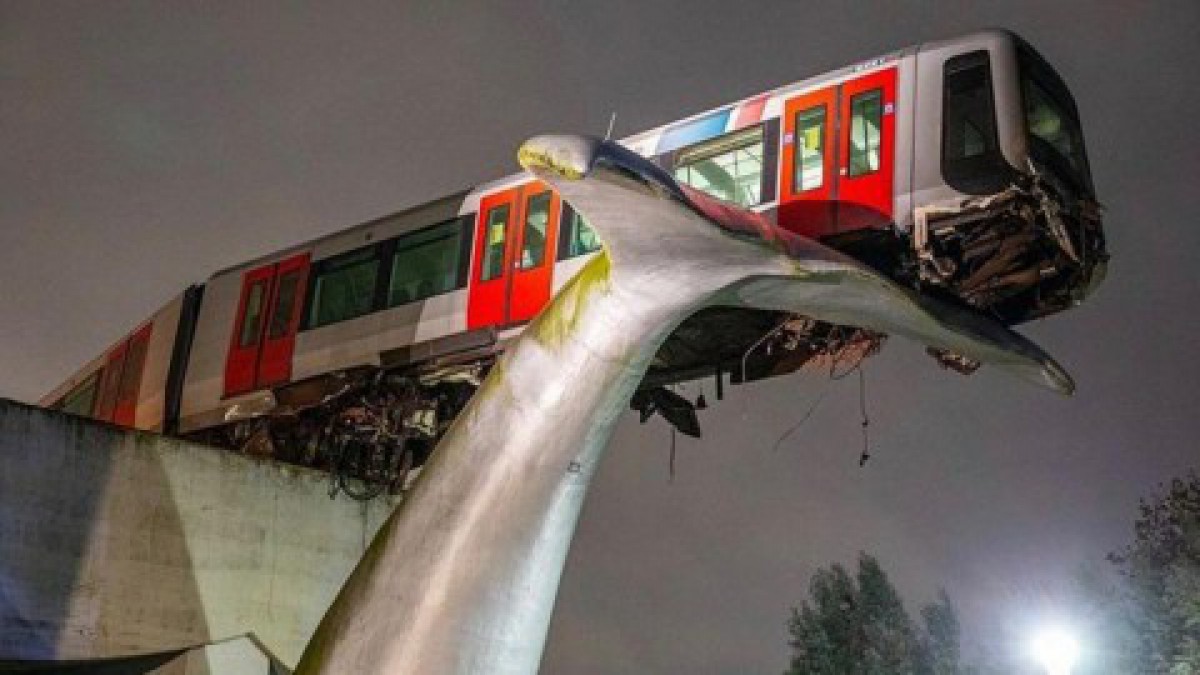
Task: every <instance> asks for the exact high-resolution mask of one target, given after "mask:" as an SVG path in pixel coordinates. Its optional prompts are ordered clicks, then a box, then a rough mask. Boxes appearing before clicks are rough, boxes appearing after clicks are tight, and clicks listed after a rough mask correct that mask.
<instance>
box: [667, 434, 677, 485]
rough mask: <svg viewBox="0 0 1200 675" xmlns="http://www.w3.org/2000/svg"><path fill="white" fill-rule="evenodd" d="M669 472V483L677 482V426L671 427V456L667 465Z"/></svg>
mask: <svg viewBox="0 0 1200 675" xmlns="http://www.w3.org/2000/svg"><path fill="white" fill-rule="evenodd" d="M667 467H668V471H669V474H668V476H667V482H668V483H674V482H675V427H671V457H670V460H669V463H668V465H667Z"/></svg>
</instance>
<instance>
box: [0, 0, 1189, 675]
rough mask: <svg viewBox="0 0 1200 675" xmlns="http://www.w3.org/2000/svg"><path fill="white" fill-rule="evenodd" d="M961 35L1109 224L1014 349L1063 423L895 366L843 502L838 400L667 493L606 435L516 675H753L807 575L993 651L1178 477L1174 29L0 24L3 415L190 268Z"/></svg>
mask: <svg viewBox="0 0 1200 675" xmlns="http://www.w3.org/2000/svg"><path fill="white" fill-rule="evenodd" d="M471 5H474V6H471ZM493 5H494V6H493ZM501 5H503V8H501ZM989 26H1002V27H1007V28H1011V29H1013V30H1015V31H1017V32H1018V33H1020V34H1021V35H1022V36H1024V37H1025V38H1026V39H1028V40H1029V41H1030V42H1031V43H1032V44H1033V45H1034V46H1035V47H1037V48H1038V49H1039V51H1041V52H1042V54H1043V55H1044V56H1045V57H1046V58H1047V60H1049V61H1050V62H1051V63H1053V64H1054V65H1055V66H1056V68H1057V69H1058V70H1059V72H1060V73H1061V74H1062V75H1063V77H1064V79H1065V80H1066V81H1067V83H1068V85H1069V86H1070V87H1071V88H1072V90H1073V91H1074V94H1075V96H1076V99H1077V102H1078V104H1079V108H1080V111H1081V115H1082V117H1083V125H1084V132H1085V135H1086V138H1087V141H1088V144H1089V152H1090V155H1091V160H1092V165H1093V174H1094V178H1095V182H1096V185H1097V190H1098V193H1099V198H1100V200H1101V201H1102V202H1103V203H1104V204H1105V206H1106V207H1107V211H1106V227H1107V232H1108V236H1109V246H1110V251H1111V253H1112V256H1113V259H1112V264H1111V266H1110V274H1109V278H1108V281H1107V282H1106V284H1105V285H1104V286H1103V287H1102V288H1101V289H1100V291H1099V293H1098V294H1097V295H1096V296H1095V297H1094V298H1092V299H1091V300H1090V301H1089V302H1088V303H1087V304H1085V305H1084V306H1083V307H1082V308H1079V309H1077V310H1074V311H1071V312H1067V313H1064V314H1061V315H1058V316H1054V317H1052V318H1050V319H1047V320H1045V321H1040V322H1037V323H1034V324H1031V325H1027V326H1024V327H1022V329H1021V330H1022V331H1023V332H1024V333H1025V334H1026V335H1028V336H1030V337H1031V338H1033V339H1034V340H1035V341H1037V342H1039V343H1040V344H1041V345H1042V346H1044V347H1045V348H1046V349H1047V350H1048V351H1050V352H1051V353H1052V354H1054V355H1055V356H1056V357H1058V359H1059V360H1060V361H1061V362H1062V363H1063V364H1064V365H1065V366H1066V367H1067V368H1068V369H1069V370H1070V371H1071V372H1072V373H1073V374H1074V376H1075V378H1076V380H1077V381H1078V384H1079V392H1078V393H1077V394H1076V396H1074V397H1073V398H1069V399H1067V398H1061V397H1058V396H1056V395H1054V394H1052V393H1049V392H1047V391H1044V390H1040V389H1036V388H1033V387H1031V386H1028V385H1026V384H1024V383H1022V382H1019V381H1017V380H1015V379H1012V378H1010V377H1007V376H1005V375H1003V374H1000V373H995V372H989V371H987V370H986V369H985V370H983V371H981V372H979V373H977V374H976V375H974V376H972V377H969V378H964V377H961V376H958V375H956V374H952V373H948V372H946V371H943V370H941V369H940V368H939V367H938V366H937V365H936V364H935V363H934V362H933V361H932V360H930V359H929V358H927V357H925V356H924V354H923V351H922V350H921V349H920V348H918V347H917V346H915V345H913V344H911V343H906V342H904V341H902V340H899V339H896V340H892V341H890V342H889V343H888V344H887V345H886V347H885V350H884V353H883V354H882V355H881V356H879V357H876V358H875V359H872V360H871V361H869V362H868V364H867V367H866V380H867V399H868V406H869V414H870V419H871V426H870V430H871V438H872V444H873V446H872V452H873V455H874V456H873V458H872V459H871V461H870V462H869V463H868V464H867V465H866V467H864V468H861V469H860V468H859V467H858V463H857V460H858V454H859V452H860V450H861V437H860V426H859V423H860V420H859V412H858V382H857V379H856V378H848V379H846V380H843V381H836V382H831V381H828V380H827V379H825V378H824V377H822V376H819V375H814V374H801V375H793V376H789V377H785V378H781V379H776V380H771V381H767V382H764V383H760V384H755V385H752V386H748V387H741V388H735V389H733V390H731V391H728V392H727V397H726V400H725V401H723V402H721V403H720V404H719V405H716V406H714V407H712V408H710V409H709V410H708V411H706V412H705V413H703V416H702V419H701V422H702V424H703V425H704V428H705V434H706V435H705V437H704V439H703V440H702V441H695V440H692V439H687V438H684V437H680V439H679V456H678V461H677V472H676V475H675V479H674V482H669V480H668V479H669V475H668V463H667V459H668V449H669V440H670V433H669V428H668V427H667V426H666V425H665V424H664V423H663V422H662V421H661V419H656V420H654V421H653V422H651V423H649V424H647V425H646V426H639V425H638V423H637V419H636V417H635V415H634V414H632V413H630V414H627V415H626V417H625V419H624V420H623V421H622V423H621V424H620V426H619V428H618V430H617V432H616V435H615V436H614V438H613V442H612V450H611V452H610V455H609V457H608V459H607V461H606V463H605V464H603V465H602V467H601V470H600V473H599V476H598V479H597V482H596V484H595V486H594V488H593V492H592V494H591V495H590V497H589V500H588V504H587V506H586V508H585V511H584V515H583V520H582V522H581V525H580V529H579V532H578V535H577V537H576V540H575V545H574V547H573V549H572V552H571V557H570V560H569V562H568V566H567V571H566V575H565V577H564V580H563V584H562V589H561V593H560V595H559V602H558V605H557V606H556V609H555V618H554V622H553V625H552V628H551V635H550V643H549V646H548V650H547V653H546V657H545V661H544V668H543V671H544V672H548V673H614V672H654V673H665V672H688V673H733V672H766V673H772V672H778V671H780V670H781V669H782V668H783V667H784V666H785V665H786V660H787V646H786V633H785V629H784V622H785V620H786V618H787V615H788V608H789V606H791V605H792V604H795V603H798V602H799V601H800V600H802V599H803V597H804V594H805V592H806V589H807V583H808V578H809V576H810V575H811V573H812V572H813V571H814V570H815V569H816V568H817V567H818V566H822V565H826V564H828V563H830V562H834V561H842V562H853V560H854V558H855V556H856V555H857V553H858V552H859V551H860V550H862V551H868V552H871V553H873V554H875V555H877V556H878V557H879V559H880V560H881V562H882V563H883V564H884V566H885V568H886V569H887V570H888V571H889V572H890V573H891V576H892V578H893V580H894V581H895V583H896V585H897V586H898V587H899V588H900V589H901V590H902V592H903V593H904V594H905V596H906V598H907V599H908V600H909V602H910V608H911V609H912V610H914V611H915V610H916V608H917V606H918V605H919V604H920V603H921V602H924V601H927V600H929V599H931V598H932V597H933V595H934V593H935V592H936V589H937V588H938V587H939V586H944V587H945V588H946V590H947V591H948V592H949V593H950V595H951V597H952V598H953V599H954V600H955V601H956V603H957V604H958V605H959V607H960V609H961V611H962V613H963V615H964V618H965V620H966V631H967V635H966V637H967V639H968V641H969V642H971V643H972V645H974V647H973V648H972V650H982V651H989V652H991V653H993V654H1005V653H1008V652H1012V651H1014V650H1017V649H1019V645H1018V644H1017V643H1018V641H1019V640H1021V639H1023V638H1024V635H1025V633H1026V632H1027V631H1028V630H1030V629H1032V628H1033V627H1034V626H1035V625H1037V624H1038V623H1039V622H1041V621H1043V620H1046V619H1047V618H1048V617H1053V616H1056V615H1057V616H1061V617H1065V619H1066V620H1067V621H1069V620H1070V617H1071V607H1070V605H1069V603H1067V602H1066V599H1067V597H1068V595H1069V593H1068V592H1067V591H1068V589H1069V585H1070V583H1071V580H1072V579H1073V578H1074V577H1075V576H1076V574H1077V573H1078V570H1080V569H1081V568H1082V567H1084V566H1086V565H1094V566H1102V565H1103V564H1104V563H1103V556H1104V553H1105V552H1107V551H1109V550H1112V549H1114V548H1117V547H1119V546H1120V545H1121V544H1122V543H1124V542H1125V541H1127V540H1128V538H1129V537H1130V533H1131V524H1132V520H1133V517H1134V515H1135V506H1136V503H1137V500H1138V498H1139V497H1141V496H1145V495H1147V494H1149V493H1151V492H1152V491H1153V489H1154V487H1155V485H1156V484H1157V483H1158V482H1159V481H1162V480H1164V479H1168V478H1169V477H1171V476H1173V475H1178V474H1181V473H1183V472H1184V471H1185V470H1186V469H1187V468H1188V467H1189V466H1196V465H1200V451H1198V448H1197V445H1196V442H1195V440H1194V437H1195V436H1196V433H1197V431H1200V422H1198V421H1197V414H1196V413H1197V405H1196V402H1195V401H1196V394H1195V393H1194V391H1193V388H1194V383H1195V382H1197V381H1200V365H1198V363H1200V358H1198V357H1197V354H1196V350H1197V347H1198V346H1200V341H1198V340H1197V339H1196V337H1195V334H1196V331H1197V328H1198V327H1200V326H1198V324H1200V322H1198V320H1197V318H1196V310H1197V306H1198V303H1197V298H1198V291H1200V283H1198V282H1197V279H1198V278H1200V277H1198V275H1197V273H1196V271H1195V269H1196V266H1197V263H1196V259H1197V254H1198V253H1200V218H1198V217H1197V213H1196V212H1197V207H1200V199H1198V194H1200V140H1198V139H1200V135H1198V134H1197V133H1196V131H1195V126H1194V125H1195V121H1194V120H1195V117H1196V111H1197V110H1200V86H1198V85H1200V81H1198V78H1197V75H1196V68H1197V63H1198V62H1200V39H1198V38H1197V35H1200V3H1196V2H1194V0H1185V1H1183V2H1173V3H1172V2H1155V3H1122V2H1110V3H1065V2H1056V3H1045V2H1041V1H1036V2H1033V1H1031V2H1003V3H983V2H978V3H950V2H947V3H945V4H940V3H907V4H900V3H861V4H858V3H846V2H828V3H822V4H820V5H817V4H816V3H809V2H782V1H775V2H762V3H750V2H745V3H735V2H728V1H725V2H699V1H697V0H689V1H688V2H678V3H667V2H653V3H652V2H628V3H625V2H613V1H606V2H595V3H582V2H558V3H550V2H546V3H531V2H525V3H465V2H453V3H449V2H428V3H419V2H407V3H400V2H380V3H328V4H324V5H318V4H309V5H303V6H301V5H299V4H297V3H278V4H272V3H265V2H255V3H221V2H206V3H190V4H184V3H171V4H169V3H161V2H146V3H131V2H109V3H62V2H24V3H20V2H0V270H2V272H0V274H2V276H0V279H2V280H3V282H4V291H3V293H0V316H2V317H3V320H2V321H0V365H2V367H3V378H0V395H3V396H8V397H13V398H18V399H25V400H29V399H34V398H37V397H38V396H39V395H41V394H42V393H44V392H45V391H46V390H48V389H50V388H51V387H52V386H54V385H55V384H57V383H58V382H59V381H61V380H62V379H64V378H65V377H66V376H67V375H69V374H70V373H71V372H72V371H73V370H74V369H75V368H76V367H78V366H79V365H80V364H82V363H83V362H85V361H86V360H88V359H89V358H91V357H92V356H94V355H96V354H98V353H100V352H101V351H102V350H103V349H105V348H106V346H107V345H108V344H110V343H111V342H112V341H113V340H115V339H116V338H117V337H118V336H120V335H121V334H123V333H124V332H126V331H127V330H128V329H129V328H131V327H132V326H133V325H134V324H135V323H136V322H138V321H139V320H140V319H142V318H143V317H145V316H147V315H148V314H149V313H150V312H152V311H153V310H154V309H155V308H157V307H158V306H159V305H160V304H161V303H162V302H164V301H165V300H166V299H168V298H169V297H171V296H173V295H174V294H176V293H177V292H178V291H179V290H180V289H181V288H182V287H183V286H185V285H186V284H188V283H191V282H194V281H200V280H203V279H205V278H206V277H207V276H208V275H209V274H211V273H212V272H213V271H214V270H216V269H218V268H221V267H224V266H226V265H230V264H233V263H237V262H240V261H242V260H244V259H248V258H251V257H254V256H257V255H260V254H262V253H266V252H269V251H271V250H274V249H278V248H282V247H284V246H287V245H289V244H292V243H295V242H297V241H300V240H303V239H306V238H309V237H313V236H317V235H320V234H324V233H327V232H331V231H335V230H337V229H341V228H344V227H347V226H350V225H353V224H356V223H359V222H362V221H365V220H368V219H370V218H373V217H376V216H379V215H382V214H385V213H388V212H391V211H395V210H399V209H401V208H404V207H406V206H410V205H413V204H416V203H419V202H423V201H426V200H428V199H431V198H434V197H437V196H441V195H443V194H446V193H448V192H451V191H453V190H456V189H459V188H461V187H464V186H467V185H470V184H473V183H477V182H480V181H483V180H487V179H490V178H494V177H498V176H500V175H503V174H506V173H511V172H513V171H515V170H516V168H517V166H516V162H515V149H516V147H517V145H518V144H519V143H520V142H521V141H522V140H524V139H525V138H527V137H529V136H532V135H534V134H537V133H543V132H553V131H566V132H583V133H594V134H602V133H603V132H604V130H605V128H606V126H607V123H608V119H609V115H610V113H611V112H612V111H617V113H618V119H617V131H616V135H617V136H622V135H626V134H630V133H633V132H636V131H639V130H642V129H645V128H648V127H652V126H656V125H659V124H662V123H665V122H668V121H670V120H673V119H678V118H680V117H683V116H686V115H688V114H691V113H694V112H698V111H700V110H703V109H706V108H709V107H713V106H715V105H719V104H721V103H724V102H727V101H731V100H734V99H737V98H740V97H742V96H746V95H749V94H751V93H755V92H758V91H761V90H764V89H768V88H771V87H774V86H777V85H780V84H784V83H787V82H791V81H795V80H798V79H802V78H804V77H807V76H810V75H815V74H818V73H821V72H823V71H825V70H828V69H832V68H835V67H839V66H842V65H846V64H849V63H852V62H855V61H858V60H862V59H865V58H868V57H871V56H875V55H877V54H879V53H882V52H886V51H889V50H892V49H895V48H900V47H904V46H908V45H912V44H916V43H919V42H922V41H925V40H929V39H937V38H943V37H949V36H953V35H956V34H960V33H964V32H967V31H970V30H974V29H977V28H982V27H989ZM706 389H707V395H708V396H707V397H708V399H709V400H710V402H712V401H713V400H714V396H713V391H712V387H711V384H706ZM690 391H691V393H693V394H695V393H698V389H697V388H696V387H694V386H693V387H692V388H691V389H690ZM818 399H819V400H820V403H819V406H818V407H817V409H816V411H815V413H814V414H813V415H812V417H811V418H810V419H809V420H808V421H807V422H806V423H805V424H803V425H802V426H801V427H800V428H799V429H798V430H797V431H796V433H794V434H793V435H792V436H790V437H789V438H787V439H786V440H785V441H784V442H783V443H781V444H780V445H779V447H778V449H774V448H773V446H775V445H776V440H777V439H778V438H779V437H780V436H781V435H782V434H784V432H785V431H787V430H788V428H789V427H792V426H793V425H794V424H796V423H797V422H798V421H799V420H800V418H801V416H802V415H803V414H804V412H805V411H806V410H808V409H809V407H810V406H811V405H812V404H813V402H815V401H817V400H818ZM415 582H416V583H419V580H415ZM1083 641H1084V643H1085V649H1086V648H1088V645H1087V636H1083ZM1093 646H1094V645H1093Z"/></svg>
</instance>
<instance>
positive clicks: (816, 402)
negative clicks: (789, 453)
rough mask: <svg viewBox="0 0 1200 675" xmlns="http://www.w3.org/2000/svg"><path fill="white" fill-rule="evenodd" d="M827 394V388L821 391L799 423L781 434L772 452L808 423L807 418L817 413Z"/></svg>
mask: <svg viewBox="0 0 1200 675" xmlns="http://www.w3.org/2000/svg"><path fill="white" fill-rule="evenodd" d="M828 393H829V387H825V388H824V389H822V390H821V393H820V394H818V395H817V397H816V398H815V399H813V402H812V403H811V404H810V405H809V406H808V410H806V411H804V414H803V415H802V416H801V417H800V421H799V422H796V423H795V424H793V425H792V426H790V427H788V430H787V431H785V432H783V435H782V436H780V437H779V439H778V440H776V441H775V445H774V447H772V448H771V451H772V452H774V451H776V450H779V446H781V445H783V442H784V441H786V440H787V439H788V437H790V436H791V435H792V434H794V433H796V430H797V429H799V428H800V427H802V426H804V423H805V422H807V421H808V418H810V417H812V416H813V413H814V412H816V411H817V406H819V405H821V401H823V400H825V394H828Z"/></svg>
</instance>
